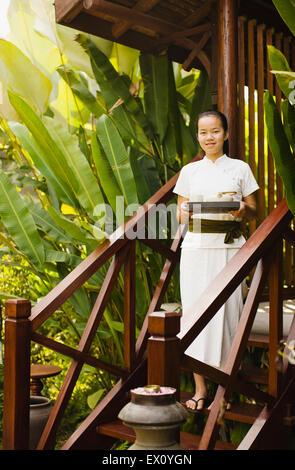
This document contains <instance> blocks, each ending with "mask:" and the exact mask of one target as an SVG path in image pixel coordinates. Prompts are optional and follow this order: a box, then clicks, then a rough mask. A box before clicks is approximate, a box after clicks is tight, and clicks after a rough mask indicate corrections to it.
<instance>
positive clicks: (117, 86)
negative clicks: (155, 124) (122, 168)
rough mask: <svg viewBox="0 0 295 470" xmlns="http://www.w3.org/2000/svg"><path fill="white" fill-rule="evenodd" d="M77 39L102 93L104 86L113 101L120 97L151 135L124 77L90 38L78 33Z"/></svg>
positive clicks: (136, 119)
mask: <svg viewBox="0 0 295 470" xmlns="http://www.w3.org/2000/svg"><path fill="white" fill-rule="evenodd" d="M77 41H78V42H79V44H81V46H82V47H83V48H84V49H85V51H86V52H87V54H88V55H89V57H90V60H91V65H92V69H93V73H94V76H95V78H96V80H97V82H98V84H99V86H100V89H101V91H102V93H103V95H104V92H103V88H102V87H105V88H107V91H108V92H109V93H110V92H112V94H113V97H114V98H115V101H117V100H118V99H119V98H121V99H122V100H123V101H124V103H125V105H126V108H127V109H128V111H129V112H130V114H131V116H132V118H133V119H134V121H135V122H136V123H137V124H138V125H139V126H140V127H141V128H142V129H143V130H144V132H145V133H146V134H147V135H148V136H151V129H150V126H149V123H148V120H147V118H146V116H145V114H144V112H143V109H142V107H141V105H140V103H139V102H138V101H137V100H136V99H135V97H134V96H133V95H132V94H131V93H130V90H129V86H128V84H127V81H126V79H124V77H123V76H121V75H119V73H118V72H117V71H116V69H115V68H114V67H113V66H112V64H111V62H110V61H109V59H108V58H107V57H106V55H105V54H104V53H103V52H102V51H100V50H99V49H98V48H97V47H96V45H95V44H94V42H93V41H92V40H91V39H89V38H87V37H86V36H85V35H83V34H79V35H78V37H77ZM104 97H105V95H104ZM115 101H114V102H115ZM114 102H113V104H114Z"/></svg>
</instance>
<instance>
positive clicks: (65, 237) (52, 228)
mask: <svg viewBox="0 0 295 470" xmlns="http://www.w3.org/2000/svg"><path fill="white" fill-rule="evenodd" d="M30 212H31V214H32V216H33V218H34V221H35V223H36V226H37V227H38V228H39V229H41V230H42V231H44V232H45V233H46V238H47V237H48V238H49V239H51V240H54V241H55V242H58V243H65V244H70V243H73V238H72V237H71V236H70V235H69V234H67V233H66V232H65V231H64V230H63V229H62V228H60V226H58V225H57V224H56V223H55V222H54V220H53V219H52V218H51V217H50V215H49V214H48V212H47V211H46V210H45V209H43V208H42V207H39V206H38V205H37V204H33V205H32V207H30Z"/></svg>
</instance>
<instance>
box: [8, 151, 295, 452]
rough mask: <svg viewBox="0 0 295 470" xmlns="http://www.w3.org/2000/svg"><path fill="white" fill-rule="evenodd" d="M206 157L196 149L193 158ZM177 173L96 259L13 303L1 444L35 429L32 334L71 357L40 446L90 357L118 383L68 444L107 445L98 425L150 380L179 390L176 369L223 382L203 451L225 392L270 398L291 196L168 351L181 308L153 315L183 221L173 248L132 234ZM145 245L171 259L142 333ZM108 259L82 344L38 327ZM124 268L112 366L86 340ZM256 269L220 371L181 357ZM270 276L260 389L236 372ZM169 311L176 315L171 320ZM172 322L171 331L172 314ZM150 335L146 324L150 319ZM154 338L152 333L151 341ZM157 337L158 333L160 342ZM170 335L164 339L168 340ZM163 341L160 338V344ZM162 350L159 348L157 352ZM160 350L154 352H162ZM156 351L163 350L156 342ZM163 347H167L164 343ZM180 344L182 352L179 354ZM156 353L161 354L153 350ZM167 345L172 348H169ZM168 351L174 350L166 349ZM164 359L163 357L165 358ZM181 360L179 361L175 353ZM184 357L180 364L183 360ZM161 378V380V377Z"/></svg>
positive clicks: (20, 440)
mask: <svg viewBox="0 0 295 470" xmlns="http://www.w3.org/2000/svg"><path fill="white" fill-rule="evenodd" d="M196 158H200V156H198V157H196ZM177 177H178V175H175V177H173V178H172V179H171V180H170V181H169V182H168V183H167V184H166V185H165V186H163V188H161V189H160V190H159V191H158V192H157V193H156V194H155V195H154V196H153V197H152V198H150V199H149V201H147V202H146V203H145V204H144V205H143V206H142V207H141V208H140V209H139V210H138V212H137V213H136V214H134V216H133V217H131V218H130V219H129V220H128V221H127V222H126V223H125V224H124V225H123V226H121V227H120V228H118V229H117V230H116V231H115V232H114V233H113V234H112V235H111V236H110V239H109V240H107V241H105V242H104V243H103V244H102V245H100V246H99V247H98V248H97V249H96V250H95V251H94V252H93V253H92V254H91V255H90V256H88V257H87V258H86V259H85V260H84V261H82V262H81V264H80V265H79V266H78V267H77V268H75V269H74V270H73V271H72V272H71V273H70V274H69V275H68V276H67V277H66V278H65V279H64V280H63V281H62V282H60V283H59V284H58V285H57V286H56V287H55V288H54V289H53V290H52V291H50V292H49V293H48V294H47V295H46V296H45V297H44V298H43V299H42V300H41V301H40V302H39V303H38V304H37V305H36V306H34V307H33V308H32V309H31V306H30V302H29V301H25V300H15V301H12V300H10V301H7V303H6V316H7V319H6V331H5V363H4V423H3V448H4V449H16V450H17V449H26V448H28V432H24V430H28V429H29V412H28V410H29V394H30V390H29V384H30V342H31V341H33V342H35V343H38V344H40V345H42V346H45V347H47V348H50V349H52V350H54V351H57V352H59V353H60V354H63V355H66V356H69V357H70V358H71V359H72V362H71V365H70V367H69V370H68V372H67V375H66V378H65V380H64V383H63V385H62V387H61V390H60V393H59V395H58V398H57V400H56V402H55V404H54V406H53V409H52V412H51V415H50V417H49V419H48V422H47V425H46V427H45V429H44V432H43V434H42V436H41V439H40V442H39V444H38V447H37V448H38V449H50V448H53V447H54V441H55V435H56V432H57V429H58V426H59V424H60V422H61V419H62V417H63V414H64V411H65V409H66V406H67V404H68V402H69V399H70V397H71V395H72V392H73V389H74V386H75V384H76V382H77V379H78V377H79V374H80V372H81V369H82V366H83V365H84V364H90V365H92V366H94V367H96V368H98V369H103V370H107V371H109V372H111V373H112V374H114V375H115V376H117V377H119V379H118V382H117V384H116V385H115V386H114V387H113V389H112V390H111V391H110V392H109V393H108V394H107V396H106V397H105V398H103V399H102V400H101V402H100V403H99V405H98V406H97V407H96V408H95V409H94V410H93V411H92V413H90V415H89V416H88V418H87V419H86V420H85V421H84V422H83V423H82V424H81V425H80V427H79V428H78V429H77V430H76V431H75V432H74V434H73V435H72V436H71V437H70V438H69V440H68V441H67V442H66V444H64V446H63V449H64V450H66V449H79V448H80V449H81V448H82V449H83V448H84V449H92V448H94V449H97V448H99V447H100V448H105V447H107V445H108V439H109V438H107V437H104V438H103V437H102V436H100V437H99V440H98V436H97V433H96V428H97V426H98V425H99V424H103V423H106V422H108V421H109V420H110V419H113V418H114V417H116V416H117V414H118V412H119V411H120V409H121V408H122V406H123V405H124V404H125V403H126V400H127V393H128V392H129V390H130V389H131V388H133V387H135V386H139V385H143V384H145V383H146V382H147V374H148V380H152V381H154V380H153V379H155V381H156V382H157V381H160V380H161V381H162V383H161V385H172V386H174V385H176V387H177V388H178V390H179V378H178V377H179V373H180V370H179V367H180V364H181V367H184V368H187V369H189V370H198V372H200V373H202V374H204V375H205V376H207V377H209V378H212V379H213V380H215V381H216V382H217V383H219V384H220V386H219V388H218V391H217V398H216V401H215V405H214V407H213V409H212V412H211V413H210V417H209V419H208V422H207V426H206V430H205V433H204V436H203V439H202V442H201V447H202V448H210V447H211V446H212V445H213V444H212V443H213V442H214V437H215V436H216V429H217V428H218V425H217V416H218V410H219V404H218V403H219V399H220V398H222V397H223V396H225V395H227V394H228V393H229V392H230V391H231V390H241V389H243V390H246V391H247V393H249V394H250V395H251V396H252V397H256V398H260V399H262V400H263V401H264V402H265V403H268V404H272V403H273V402H274V400H275V397H277V396H278V378H277V372H276V370H275V367H274V362H275V356H276V351H277V344H278V341H279V340H280V339H281V336H282V332H281V316H282V285H281V277H280V269H281V263H279V262H277V261H278V260H279V259H280V254H281V241H282V238H283V237H284V234H286V237H289V238H288V239H289V240H290V239H292V240H293V241H294V232H293V231H290V229H289V227H288V226H289V223H290V220H291V218H292V216H291V213H290V211H289V210H288V207H287V205H286V202H285V201H282V202H281V203H280V204H279V206H278V207H277V208H276V209H275V210H274V211H273V212H272V213H271V215H270V216H269V217H268V218H267V219H266V220H265V221H264V222H263V223H262V224H261V225H260V226H259V228H258V229H257V231H256V232H255V233H254V234H253V235H252V236H251V237H250V239H249V240H248V241H247V242H246V244H245V245H244V246H243V247H242V248H241V249H240V250H239V252H238V253H237V254H236V255H235V256H234V257H233V258H232V260H231V261H230V262H229V263H228V265H227V266H226V267H225V268H224V270H223V271H222V272H221V273H220V274H219V275H218V276H217V278H216V279H215V281H214V282H213V284H212V285H211V286H210V287H209V288H208V289H207V291H206V292H205V293H204V295H203V296H202V297H201V298H200V300H199V302H198V305H196V306H195V313H196V318H197V320H196V322H195V324H194V325H192V327H191V329H190V331H188V332H187V333H186V334H185V336H184V337H183V338H182V339H181V341H179V340H178V339H177V338H176V339H174V340H173V341H172V340H171V338H170V340H169V344H170V345H169V348H170V349H169V348H168V349H167V347H166V346H165V347H162V346H163V345H162V346H161V345H160V341H159V337H160V336H161V334H163V332H164V333H165V332H166V333H165V334H166V335H167V336H168V337H169V336H171V335H172V336H173V335H174V336H175V332H176V330H177V324H178V323H177V322H179V315H178V316H177V315H176V317H175V315H173V314H172V315H171V314H163V312H161V314H160V315H159V314H158V313H153V312H158V311H159V310H160V307H161V304H162V302H163V298H164V295H165V293H166V291H167V288H168V285H169V282H170V279H171V276H172V274H173V272H174V269H175V267H176V265H177V263H178V262H179V256H180V244H181V241H182V234H183V230H184V227H183V226H179V228H178V231H177V234H176V236H175V238H174V240H173V242H172V245H171V247H170V248H169V247H167V246H166V245H164V244H162V243H161V242H159V241H158V240H149V239H143V240H142V239H140V240H135V239H134V237H133V236H132V234H133V233H134V230H135V228H138V227H139V226H140V225H141V224H142V225H143V226H144V224H145V223H146V220H147V217H148V216H150V215H151V214H153V213H154V212H155V211H156V210H157V205H158V204H161V203H164V204H165V203H167V202H168V201H169V200H170V199H171V198H172V197H173V196H174V194H173V188H174V185H175V183H176V180H177ZM137 242H140V243H145V244H147V245H149V246H151V247H152V248H153V250H156V251H157V252H159V253H161V254H162V255H164V257H165V258H166V261H165V263H164V267H163V270H162V273H161V275H160V279H159V281H158V284H157V286H156V288H155V291H154V295H153V298H152V300H151V303H150V306H149V309H148V312H147V315H146V318H145V320H144V322H143V325H142V329H141V332H140V335H139V337H138V338H137V340H136V336H135V318H136V311H135V270H136V265H135V261H136V259H135V244H136V243H137ZM111 258H112V261H111V263H110V266H109V269H108V272H107V274H106V277H105V279H104V282H103V284H102V286H101V289H100V291H99V294H98V297H97V300H96V302H95V304H94V307H93V310H92V312H91V313H90V316H89V319H88V321H87V324H86V327H85V330H84V333H83V334H82V337H81V340H80V342H79V345H78V347H77V348H76V349H74V348H72V347H69V346H67V345H65V344H62V343H59V342H57V341H55V340H53V339H50V338H47V337H45V336H43V335H41V334H40V333H38V332H37V329H38V328H39V327H40V325H42V324H43V323H44V322H45V320H46V319H48V318H49V317H50V315H52V314H53V313H54V312H55V311H56V309H58V308H59V307H60V306H61V305H62V304H63V303H64V302H65V301H66V300H67V299H68V298H69V297H70V296H71V295H72V294H73V293H74V292H75V291H76V290H77V289H79V288H80V287H81V286H82V285H83V284H84V283H85V282H86V281H87V280H88V279H89V278H90V277H91V276H92V275H93V274H94V273H95V272H96V271H97V270H98V269H99V268H100V267H101V266H103V265H104V264H105V263H106V262H107V261H108V260H110V259H111ZM122 266H124V296H125V297H124V326H125V328H124V367H118V366H116V365H112V364H107V363H106V362H104V361H102V360H100V359H99V358H96V357H93V356H92V355H90V354H89V350H90V346H91V343H92V340H93V338H94V335H95V333H96V331H97V328H98V326H99V323H100V321H101V319H102V316H103V312H104V309H105V307H106V304H107V302H108V300H109V299H110V296H111V293H112V290H113V287H114V284H115V281H116V278H117V276H118V274H119V272H120V269H121V267H122ZM255 266H256V271H255V275H254V277H253V280H252V283H251V287H250V291H249V294H248V297H247V301H246V304H245V308H244V311H243V315H242V318H241V321H240V324H239V328H238V331H237V334H236V337H235V341H234V344H233V346H232V351H231V354H230V357H229V360H228V362H227V364H226V367H225V370H224V371H219V370H217V369H214V368H212V367H209V366H208V365H206V364H203V363H201V362H198V361H195V360H193V359H191V358H189V357H187V356H186V355H185V354H184V351H185V350H186V348H187V347H188V345H189V344H190V343H191V342H192V341H193V339H194V338H195V337H196V336H197V335H198V334H199V333H200V332H201V331H202V329H203V328H204V327H205V326H206V324H207V323H208V322H209V321H210V319H211V318H212V317H213V316H214V315H215V313H216V312H217V311H218V309H219V308H220V306H221V305H222V304H223V303H224V302H225V300H226V299H227V298H228V297H229V296H230V295H231V293H232V292H233V291H234V290H235V288H236V287H237V286H238V285H239V284H240V282H241V281H242V280H243V279H244V278H245V277H246V276H247V274H248V273H249V271H250V270H251V269H252V268H254V267H255ZM267 276H269V280H270V282H269V290H270V305H271V315H270V317H271V324H270V382H269V386H270V388H269V392H268V393H262V392H259V391H257V390H256V389H254V388H253V387H251V386H250V385H246V384H242V383H241V381H240V380H239V379H238V377H237V372H238V367H239V364H240V362H241V358H242V353H243V351H244V349H245V346H246V343H247V338H248V336H249V332H250V329H251V325H252V322H253V319H254V316H255V313H256V309H257V305H258V301H259V299H260V296H261V293H262V289H263V286H264V284H265V280H266V278H267ZM170 317H171V318H170ZM169 318H170V320H171V319H172V320H171V321H172V322H173V323H172V324H171V325H170V327H169V328H170V329H168V330H166V329H165V328H166V327H165V326H164V327H163V325H164V324H165V321H166V319H169ZM149 321H150V322H152V323H150V332H149V331H148V322H149ZM149 334H150V335H151V338H150V340H149V348H148V349H149V361H148V368H147V356H148V355H147V339H148V336H149ZM153 338H154V339H153ZM155 338H156V339H155ZM166 342H167V341H166ZM164 343H165V341H163V344H164ZM155 348H156V349H155ZM157 348H158V349H157ZM159 348H160V349H159ZM161 348H162V349H161ZM177 348H179V350H178V352H179V355H178V353H177V354H176V353H175V351H177ZM155 351H158V352H157V353H156V355H155ZM167 351H168V352H167ZM169 351H170V352H169ZM161 358H162V359H161ZM177 358H178V359H177ZM178 363H179V367H178ZM156 379H157V380H156Z"/></svg>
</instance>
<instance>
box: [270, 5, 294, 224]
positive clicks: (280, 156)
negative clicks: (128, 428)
mask: <svg viewBox="0 0 295 470" xmlns="http://www.w3.org/2000/svg"><path fill="white" fill-rule="evenodd" d="M273 3H274V5H275V6H276V8H277V9H278V11H279V13H280V15H281V16H282V18H283V19H284V21H285V22H286V24H287V25H288V27H289V29H290V31H291V32H292V34H293V35H294V33H295V5H294V2H293V1H292V0H279V1H278V0H273ZM268 56H269V61H270V65H271V68H272V71H273V73H275V75H276V79H277V82H278V84H279V86H280V89H281V90H282V92H283V95H284V97H285V98H284V100H283V101H282V103H281V112H280V111H279V109H278V107H277V105H276V103H275V100H274V98H273V96H272V95H271V94H270V92H269V91H266V92H265V95H264V107H265V118H266V125H267V128H268V140H269V145H270V148H271V150H272V153H273V156H274V161H275V165H276V169H277V171H278V173H279V175H280V176H281V178H282V181H283V183H284V186H285V189H286V198H287V202H288V206H289V208H290V210H291V211H292V213H293V214H294V215H295V160H294V154H295V126H294V123H295V109H294V105H295V100H294V95H295V91H294V90H295V72H293V71H292V70H291V68H290V66H289V64H288V61H287V60H286V58H285V56H284V55H283V54H282V52H280V51H279V50H278V49H276V48H275V47H274V46H268Z"/></svg>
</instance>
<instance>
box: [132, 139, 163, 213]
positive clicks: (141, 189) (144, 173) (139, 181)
mask: <svg viewBox="0 0 295 470" xmlns="http://www.w3.org/2000/svg"><path fill="white" fill-rule="evenodd" d="M129 155H130V163H131V167H132V171H133V174H134V178H135V183H136V188H137V194H138V199H139V203H140V204H144V203H145V202H146V201H147V200H148V199H149V198H150V197H151V196H152V195H153V194H155V192H157V191H158V189H160V187H161V181H160V178H159V175H158V171H157V167H156V163H155V160H154V159H153V158H151V157H149V156H148V155H145V154H143V153H141V152H140V151H139V149H137V148H136V147H131V148H130V153H129Z"/></svg>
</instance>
